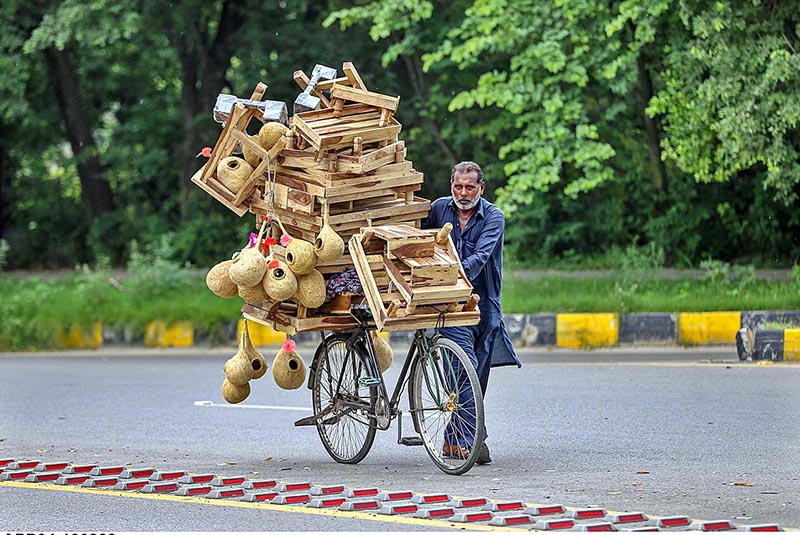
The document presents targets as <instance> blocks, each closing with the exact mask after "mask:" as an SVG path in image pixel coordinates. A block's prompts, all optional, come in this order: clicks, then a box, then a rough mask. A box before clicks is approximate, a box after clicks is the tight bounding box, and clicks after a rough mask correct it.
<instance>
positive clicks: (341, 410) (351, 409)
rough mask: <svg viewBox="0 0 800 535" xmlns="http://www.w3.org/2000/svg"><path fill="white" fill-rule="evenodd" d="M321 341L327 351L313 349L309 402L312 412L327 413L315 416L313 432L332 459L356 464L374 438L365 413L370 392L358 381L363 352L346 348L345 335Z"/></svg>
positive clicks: (373, 425)
mask: <svg viewBox="0 0 800 535" xmlns="http://www.w3.org/2000/svg"><path fill="white" fill-rule="evenodd" d="M323 343H325V344H327V351H326V348H324V347H322V346H321V347H320V348H318V349H317V357H316V359H317V365H316V369H315V374H316V376H315V379H314V382H313V385H314V386H313V400H312V401H313V406H314V414H315V415H317V416H319V415H322V414H323V413H325V412H327V413H329V414H327V415H326V416H324V417H322V418H318V419H317V431H318V433H319V436H320V438H321V439H322V443H323V445H324V446H325V449H326V450H327V451H328V453H329V454H330V455H331V457H332V458H333V459H334V460H336V461H337V462H342V463H357V462H359V461H361V460H362V459H363V458H364V457H365V456H366V455H367V453H368V452H369V449H370V448H371V447H372V442H373V441H374V439H375V422H374V418H371V417H369V416H368V415H367V412H366V409H368V408H369V406H370V401H371V396H372V395H374V392H371V391H370V389H369V388H365V387H362V386H360V385H359V382H358V379H359V378H360V377H363V376H365V363H364V355H363V353H362V352H361V351H358V350H357V349H355V348H348V345H347V337H345V336H341V335H332V336H330V337H328V338H326V339H325V341H324V342H323ZM326 353H327V355H326Z"/></svg>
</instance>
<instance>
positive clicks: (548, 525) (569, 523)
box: [533, 518, 575, 531]
mask: <svg viewBox="0 0 800 535" xmlns="http://www.w3.org/2000/svg"><path fill="white" fill-rule="evenodd" d="M573 527H575V521H574V520H572V519H571V518H547V519H545V518H543V519H540V520H537V521H536V523H535V524H534V525H533V529H538V530H542V531H553V530H557V529H572V528H573Z"/></svg>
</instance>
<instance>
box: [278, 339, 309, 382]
mask: <svg viewBox="0 0 800 535" xmlns="http://www.w3.org/2000/svg"><path fill="white" fill-rule="evenodd" d="M296 347H297V345H296V344H295V341H294V340H291V339H290V340H286V341H285V342H284V343H283V347H282V348H281V350H280V351H278V354H277V355H275V360H273V361H272V377H273V379H275V384H276V385H278V386H279V387H281V388H283V389H284V390H296V389H298V388H300V387H301V386H302V385H303V383H304V382H305V379H306V363H305V362H303V358H302V357H301V356H300V355H299V354H298V353H297V352H296V351H295V348H296Z"/></svg>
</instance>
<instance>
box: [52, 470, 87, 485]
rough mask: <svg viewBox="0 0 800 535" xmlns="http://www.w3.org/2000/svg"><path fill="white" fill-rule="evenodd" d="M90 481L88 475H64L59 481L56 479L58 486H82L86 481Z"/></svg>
mask: <svg viewBox="0 0 800 535" xmlns="http://www.w3.org/2000/svg"><path fill="white" fill-rule="evenodd" d="M88 480H89V476H88V475H86V474H74V475H72V474H67V475H63V472H62V475H61V477H59V478H58V479H56V485H82V484H84V483H85V482H86V481H88Z"/></svg>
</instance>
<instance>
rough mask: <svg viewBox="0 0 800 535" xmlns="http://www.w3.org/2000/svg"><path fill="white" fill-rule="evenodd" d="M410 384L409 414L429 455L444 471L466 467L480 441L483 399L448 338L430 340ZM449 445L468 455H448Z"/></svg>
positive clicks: (468, 366)
mask: <svg viewBox="0 0 800 535" xmlns="http://www.w3.org/2000/svg"><path fill="white" fill-rule="evenodd" d="M410 385H411V387H410V391H409V396H410V397H409V401H410V404H411V414H412V418H414V422H415V424H416V426H417V429H418V430H419V431H420V433H421V435H422V438H423V443H424V445H425V448H426V449H427V451H428V455H429V456H430V457H431V459H432V460H433V462H434V463H435V464H436V465H437V466H438V467H439V468H440V469H441V470H443V471H444V472H447V473H451V474H462V473H464V472H466V471H467V470H469V469H470V468H471V467H472V465H473V464H474V462H475V459H476V458H477V453H478V451H477V449H476V446H477V447H479V446H480V444H481V443H482V441H483V400H482V396H481V395H480V386H479V385H478V379H477V374H476V373H475V370H474V369H473V367H472V364H471V363H470V362H469V360H468V359H467V357H466V355H465V354H464V353H463V351H462V350H461V348H459V347H458V346H457V345H455V344H454V343H452V342H451V341H449V340H442V339H440V340H437V341H435V342H433V343H432V344H431V345H430V347H429V348H428V351H427V354H426V355H424V356H423V357H421V358H420V360H419V361H418V362H417V364H416V366H415V367H414V369H413V370H412V377H411V381H410ZM473 393H477V395H473ZM451 445H452V446H460V447H461V448H464V449H465V450H470V453H469V455H468V456H467V458H463V455H454V456H450V455H449V454H450V453H452V452H451V451H450V450H449V448H450V446H451ZM446 446H447V447H448V451H447V452H445V451H444V450H445V447H446ZM459 451H461V450H459Z"/></svg>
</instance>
